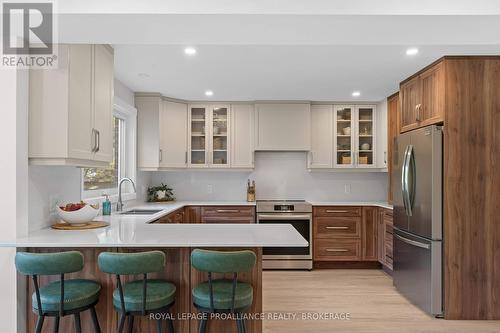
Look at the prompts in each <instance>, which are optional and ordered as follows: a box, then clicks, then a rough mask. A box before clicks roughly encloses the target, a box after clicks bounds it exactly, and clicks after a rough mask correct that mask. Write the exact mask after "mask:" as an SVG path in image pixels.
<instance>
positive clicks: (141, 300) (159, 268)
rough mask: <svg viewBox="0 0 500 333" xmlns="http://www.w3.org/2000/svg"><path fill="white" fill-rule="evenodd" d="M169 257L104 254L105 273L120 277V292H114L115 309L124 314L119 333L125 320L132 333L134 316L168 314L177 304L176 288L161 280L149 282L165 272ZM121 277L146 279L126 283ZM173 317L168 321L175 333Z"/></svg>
mask: <svg viewBox="0 0 500 333" xmlns="http://www.w3.org/2000/svg"><path fill="white" fill-rule="evenodd" d="M165 261H166V256H165V253H163V252H162V251H147V252H133V253H121V252H103V253H101V254H100V255H99V258H98V264H99V268H100V270H101V271H103V272H105V273H109V274H114V275H116V284H117V288H116V289H115V290H114V291H113V306H114V307H115V309H116V311H118V312H120V313H121V316H120V322H119V324H118V329H117V332H118V333H121V332H123V328H124V325H125V318H127V317H128V329H129V332H132V330H133V327H134V316H146V315H148V314H151V313H168V312H169V310H170V307H171V306H172V305H173V304H174V302H175V292H176V287H175V285H174V284H173V283H170V282H169V281H166V280H160V279H148V278H147V274H148V273H154V272H163V271H164V269H165ZM121 275H142V279H140V280H135V281H130V282H128V283H122V280H121V277H120V276H121ZM171 318H172V316H169V317H168V318H167V323H168V328H169V331H170V333H174V325H173V321H172V319H171ZM156 325H157V326H156V330H157V332H158V333H161V331H162V320H161V319H157V321H156Z"/></svg>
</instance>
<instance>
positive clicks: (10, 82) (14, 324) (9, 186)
mask: <svg viewBox="0 0 500 333" xmlns="http://www.w3.org/2000/svg"><path fill="white" fill-rule="evenodd" d="M0 91H1V93H2V97H1V100H2V121H1V122H0V142H2V144H1V152H2V163H0V174H1V175H2V186H0V210H1V211H2V219H1V221H0V226H1V230H2V231H1V232H0V244H2V243H10V244H12V243H14V242H15V239H16V237H22V236H24V235H25V234H26V232H27V229H28V217H27V216H28V214H27V211H28V200H27V192H28V159H27V156H28V135H27V119H28V97H27V96H28V75H27V72H26V71H25V70H16V69H5V68H4V69H2V70H1V75H0ZM15 253H16V249H15V248H14V247H0V267H2V270H1V272H0V282H1V283H0V295H1V297H0V323H1V325H2V329H1V330H2V332H17V331H18V330H19V331H25V325H24V324H25V322H26V321H25V318H26V317H25V315H26V304H25V302H24V300H25V293H23V290H25V284H24V281H25V280H24V279H21V280H20V281H17V274H16V269H15V266H14V255H15Z"/></svg>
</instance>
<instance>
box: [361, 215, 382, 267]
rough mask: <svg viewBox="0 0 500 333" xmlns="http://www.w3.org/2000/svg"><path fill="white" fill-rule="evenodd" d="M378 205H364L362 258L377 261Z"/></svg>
mask: <svg viewBox="0 0 500 333" xmlns="http://www.w3.org/2000/svg"><path fill="white" fill-rule="evenodd" d="M377 212H378V208H377V207H363V218H362V224H361V225H362V234H361V241H362V242H361V259H362V260H364V261H377V260H378V257H377V227H378V226H377V222H378V219H377Z"/></svg>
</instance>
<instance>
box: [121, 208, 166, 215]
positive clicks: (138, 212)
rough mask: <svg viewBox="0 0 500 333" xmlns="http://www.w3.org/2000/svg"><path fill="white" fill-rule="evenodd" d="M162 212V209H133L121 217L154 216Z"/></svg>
mask: <svg viewBox="0 0 500 333" xmlns="http://www.w3.org/2000/svg"><path fill="white" fill-rule="evenodd" d="M159 212H161V209H131V210H127V211H125V212H122V213H120V215H153V214H156V213H159Z"/></svg>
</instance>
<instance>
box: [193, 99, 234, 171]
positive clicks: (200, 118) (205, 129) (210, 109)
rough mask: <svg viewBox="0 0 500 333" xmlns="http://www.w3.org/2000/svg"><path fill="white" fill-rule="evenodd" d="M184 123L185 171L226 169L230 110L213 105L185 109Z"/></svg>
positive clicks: (228, 163)
mask: <svg viewBox="0 0 500 333" xmlns="http://www.w3.org/2000/svg"><path fill="white" fill-rule="evenodd" d="M188 123H189V126H188V128H189V134H188V151H189V153H188V165H189V167H191V168H206V167H210V168H228V167H230V158H231V149H230V148H231V142H230V141H231V135H230V133H231V111H230V106H229V105H214V104H207V105H201V104H193V105H189V111H188Z"/></svg>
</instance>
